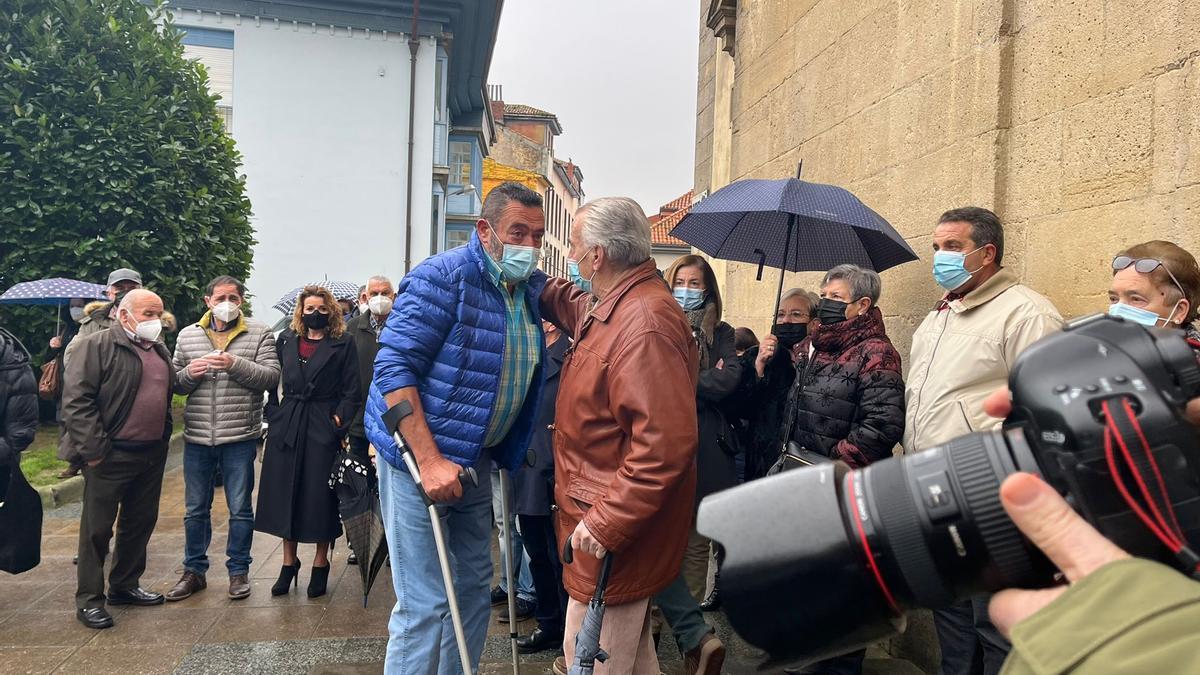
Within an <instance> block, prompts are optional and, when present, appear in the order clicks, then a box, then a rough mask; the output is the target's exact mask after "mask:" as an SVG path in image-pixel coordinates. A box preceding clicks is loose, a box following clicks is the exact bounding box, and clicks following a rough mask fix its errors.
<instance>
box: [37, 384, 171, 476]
mask: <svg viewBox="0 0 1200 675" xmlns="http://www.w3.org/2000/svg"><path fill="white" fill-rule="evenodd" d="M176 398H177V399H180V400H177V401H175V402H174V405H173V409H172V411H171V417H172V420H174V422H175V428H174V431H175V432H176V433H177V432H179V431H181V430H183V399H182V398H181V397H176ZM58 435H59V431H58V425H57V424H43V425H42V426H40V427H38V431H37V435H36V436H34V437H33V443H32V444H30V446H29V447H28V448H27V449H26V450H25V452H22V453H21V473H24V474H25V479H26V480H28V481H29V484H30V485H32V486H33V487H35V488H38V487H45V486H47V485H54V484H55V483H60V482H62V481H63V479H62V478H59V477H58V474H60V473H62V471H63V469H66V468H67V463H66V462H64V461H62V460H61V459H59V458H58Z"/></svg>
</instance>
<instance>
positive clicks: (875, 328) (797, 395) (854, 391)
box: [785, 307, 904, 468]
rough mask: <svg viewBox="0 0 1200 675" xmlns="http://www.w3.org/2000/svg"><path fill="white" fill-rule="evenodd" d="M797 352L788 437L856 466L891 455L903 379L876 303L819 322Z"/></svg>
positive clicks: (898, 432) (899, 428)
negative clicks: (836, 320)
mask: <svg viewBox="0 0 1200 675" xmlns="http://www.w3.org/2000/svg"><path fill="white" fill-rule="evenodd" d="M810 345H811V346H812V347H813V349H812V350H811V354H810V350H809V346H810ZM799 353H800V358H799V359H798V360H797V362H796V370H797V386H795V387H794V388H793V391H792V397H791V400H790V401H789V409H790V410H791V411H792V420H791V421H792V424H791V438H792V440H794V441H796V442H797V443H799V444H800V445H801V446H802V447H804V448H805V449H807V450H812V451H814V452H819V453H821V454H822V455H825V456H827V457H832V458H833V459H840V460H842V461H844V462H846V463H847V464H849V465H850V466H851V467H854V468H860V467H863V466H866V465H867V464H870V463H871V462H874V461H877V460H880V459H884V458H886V457H891V456H892V448H893V447H894V446H895V445H896V444H897V443H899V442H900V439H901V437H903V436H904V379H903V377H902V376H901V374H900V354H899V353H897V352H896V348H895V347H893V346H892V342H891V340H889V339H888V336H887V333H886V332H885V331H884V327H883V315H882V314H880V312H879V309H877V308H874V307H872V308H871V310H870V311H869V312H868V313H866V314H863V315H861V316H857V317H854V318H853V319H850V320H848V321H843V322H841V323H834V324H828V325H822V326H820V327H818V328H817V329H816V330H815V331H814V332H813V334H812V335H810V336H809V337H808V339H807V340H805V341H804V342H803V343H801V344H800V348H799ZM786 421H787V420H785V422H786Z"/></svg>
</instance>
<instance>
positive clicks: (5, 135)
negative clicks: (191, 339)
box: [0, 0, 254, 355]
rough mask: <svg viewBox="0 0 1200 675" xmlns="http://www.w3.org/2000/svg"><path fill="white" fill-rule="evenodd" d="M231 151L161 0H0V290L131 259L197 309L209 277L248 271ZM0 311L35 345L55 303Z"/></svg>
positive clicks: (238, 179)
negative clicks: (147, 2) (156, 0)
mask: <svg viewBox="0 0 1200 675" xmlns="http://www.w3.org/2000/svg"><path fill="white" fill-rule="evenodd" d="M240 161H241V158H240V155H239V154H238V152H237V150H236V149H235V148H234V144H233V141H232V139H230V138H229V137H228V136H227V135H226V134H225V132H224V128H223V126H222V124H221V122H220V120H219V118H218V116H217V110H216V97H214V96H213V95H211V94H210V93H209V92H208V80H207V76H206V75H205V73H204V69H203V67H201V66H200V65H198V64H197V63H195V62H192V61H188V60H187V59H185V58H184V57H183V47H182V45H181V43H180V36H179V34H178V32H177V30H176V29H175V28H173V26H172V25H171V23H170V21H169V18H168V17H167V16H166V15H165V13H164V10H163V8H162V7H161V6H159V7H153V8H147V7H146V6H144V5H142V4H140V3H139V2H138V1H137V0H5V2H3V3H0V291H2V290H4V289H7V288H8V287H9V286H11V285H13V284H14V283H17V282H20V281H28V280H32V279H41V278H47V277H57V276H62V277H69V278H76V279H84V280H89V281H96V282H99V283H103V282H104V280H105V278H106V276H107V274H108V272H109V271H110V270H112V269H114V268H117V267H122V266H128V267H133V268H135V269H137V270H138V271H140V272H141V273H142V275H143V278H144V279H145V281H146V285H147V286H148V287H149V288H151V289H152V290H154V291H155V292H157V293H158V294H159V295H161V296H162V297H163V300H164V302H165V305H166V307H167V308H168V309H170V310H172V311H173V312H175V314H176V315H177V316H178V318H179V321H180V326H183V325H186V324H187V323H188V322H190V321H194V320H195V319H197V318H198V317H199V315H200V312H201V310H202V302H201V296H202V295H203V288H204V286H205V284H206V283H207V282H208V280H209V279H210V278H212V277H214V276H216V275H218V274H232V275H234V276H238V277H240V278H243V279H244V278H245V277H246V276H247V275H248V273H249V271H250V264H251V256H252V247H253V245H254V233H253V230H252V228H251V226H250V223H249V216H250V202H249V200H248V199H247V198H246V195H245V177H244V176H242V175H239V173H238V167H239V164H240ZM0 324H3V325H5V327H7V328H9V329H10V330H12V331H13V332H14V333H16V334H17V335H18V336H19V337H21V338H22V339H23V340H25V342H26V345H27V346H28V347H29V348H30V350H31V351H33V352H34V353H35V355H36V354H37V353H38V352H41V351H42V350H43V349H44V347H45V345H46V340H47V339H48V338H49V336H50V335H51V334H52V333H53V330H54V313H53V311H52V310H51V309H50V308H48V307H23V308H14V307H13V306H4V305H0Z"/></svg>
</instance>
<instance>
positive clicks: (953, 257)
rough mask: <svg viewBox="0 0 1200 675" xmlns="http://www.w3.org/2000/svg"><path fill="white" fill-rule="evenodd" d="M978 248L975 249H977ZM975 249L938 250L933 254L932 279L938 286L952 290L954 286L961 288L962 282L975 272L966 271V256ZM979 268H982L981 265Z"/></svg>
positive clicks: (969, 278)
mask: <svg viewBox="0 0 1200 675" xmlns="http://www.w3.org/2000/svg"><path fill="white" fill-rule="evenodd" d="M980 248H983V247H982V246H980V247H979V248H977V249H975V251H978V250H979V249H980ZM975 251H967V252H966V253H962V252H960V251H938V252H936V253H934V254H933V280H934V281H936V282H937V284H938V286H941V287H942V288H944V289H946V290H947V291H953V290H954V289H956V288H961V287H962V285H963V284H965V283H967V282H968V281H970V280H971V275H972V274H975V272H978V271H979V270H975V272H968V271H967V266H966V260H967V256H969V255H971V254H972V253H974V252H975ZM980 269H983V268H982V267H981V268H980Z"/></svg>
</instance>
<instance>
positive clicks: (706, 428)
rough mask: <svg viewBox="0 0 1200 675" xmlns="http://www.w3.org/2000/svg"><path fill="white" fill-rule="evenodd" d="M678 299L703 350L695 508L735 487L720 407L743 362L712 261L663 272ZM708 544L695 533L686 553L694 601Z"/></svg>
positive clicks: (729, 437)
mask: <svg viewBox="0 0 1200 675" xmlns="http://www.w3.org/2000/svg"><path fill="white" fill-rule="evenodd" d="M663 278H664V279H665V280H666V281H667V283H668V284H670V285H671V291H672V293H673V294H674V295H675V299H676V300H677V301H678V302H679V305H680V307H682V308H683V313H684V315H685V316H686V317H687V319H688V323H689V324H691V326H692V332H693V335H694V336H695V338H696V344H697V346H698V347H699V349H700V378H699V382H698V384H697V387H696V416H697V419H698V422H699V425H700V430H699V431H700V434H699V435H700V446H699V448H698V449H697V452H696V504H697V505H698V504H699V503H700V500H701V499H704V498H705V497H707V496H708V495H710V494H713V493H714V492H720V491H721V490H724V489H727V488H731V487H733V486H734V485H736V484H737V465H736V464H735V460H734V456H735V455H736V454H737V441H736V440H735V439H734V435H733V429H732V428H731V427H730V426H729V423H728V422H727V421H726V420H725V414H724V412H723V411H722V407H721V404H722V403H723V402H724V401H725V399H726V398H727V397H728V396H729V395H730V394H731V393H733V392H734V390H735V389H737V385H738V381H739V380H740V378H741V374H742V363H741V360H739V359H738V356H737V351H736V350H735V349H734V341H733V327H732V326H730V325H729V324H727V323H725V322H724V321H721V291H720V289H719V288H718V287H717V276H716V275H715V274H713V271H712V267H710V266H709V264H708V261H707V260H705V259H704V258H702V257H700V256H697V255H685V256H683V257H682V258H679V259H678V260H676V261H675V262H674V263H672V264H671V267H669V268H668V269H667V271H666V272H665V273H664V275H663ZM708 560H709V541H708V539H707V538H706V537H703V536H701V535H700V534H699V533H697V532H696V531H695V530H694V529H693V531H692V534H691V536H690V537H689V538H688V550H687V553H686V554H685V555H684V561H683V576H684V578H685V579H686V581H687V585H688V590H689V591H690V592H691V594H692V596H693V597H694V598H695V599H696V601H697V602H698V601H700V600H701V599H703V598H704V589H705V587H706V586H707V585H708Z"/></svg>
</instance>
